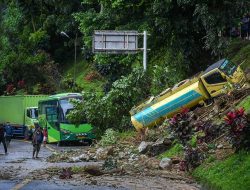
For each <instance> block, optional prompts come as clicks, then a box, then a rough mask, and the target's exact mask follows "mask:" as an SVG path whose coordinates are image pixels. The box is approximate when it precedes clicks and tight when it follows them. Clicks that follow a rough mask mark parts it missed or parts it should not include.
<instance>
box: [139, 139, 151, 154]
mask: <svg viewBox="0 0 250 190" xmlns="http://www.w3.org/2000/svg"><path fill="white" fill-rule="evenodd" d="M152 144H153V142H145V141H142V142H141V144H140V145H139V147H138V150H139V153H141V154H145V153H146V152H147V151H148V148H149V146H151V145H152Z"/></svg>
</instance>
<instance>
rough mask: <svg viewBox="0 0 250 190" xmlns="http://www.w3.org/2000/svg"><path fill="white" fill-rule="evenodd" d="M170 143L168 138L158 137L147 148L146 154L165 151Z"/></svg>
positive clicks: (153, 154)
mask: <svg viewBox="0 0 250 190" xmlns="http://www.w3.org/2000/svg"><path fill="white" fill-rule="evenodd" d="M171 144H172V141H171V140H170V139H169V138H160V139H157V141H156V142H154V143H153V144H152V146H150V147H149V148H148V151H147V154H148V155H150V156H156V155H159V154H161V153H163V152H165V151H166V150H167V149H168V148H169V147H170V146H171Z"/></svg>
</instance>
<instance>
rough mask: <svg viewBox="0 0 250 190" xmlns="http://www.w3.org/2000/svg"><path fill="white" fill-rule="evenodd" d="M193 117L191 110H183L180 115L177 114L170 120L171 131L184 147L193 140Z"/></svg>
mask: <svg viewBox="0 0 250 190" xmlns="http://www.w3.org/2000/svg"><path fill="white" fill-rule="evenodd" d="M190 120H191V115H190V114H189V109H187V108H183V109H182V110H181V111H180V113H177V114H175V115H174V116H173V117H172V118H171V119H170V120H169V129H170V131H171V133H172V134H173V136H174V137H175V138H177V139H178V140H179V141H180V142H181V143H182V144H183V145H186V144H187V142H188V141H189V140H190V139H191V136H192V134H191V133H192V125H190Z"/></svg>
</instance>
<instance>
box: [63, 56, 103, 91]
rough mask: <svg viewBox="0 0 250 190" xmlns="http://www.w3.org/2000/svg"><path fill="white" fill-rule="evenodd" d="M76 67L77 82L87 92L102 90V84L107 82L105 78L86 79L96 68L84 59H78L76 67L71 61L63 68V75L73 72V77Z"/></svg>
mask: <svg viewBox="0 0 250 190" xmlns="http://www.w3.org/2000/svg"><path fill="white" fill-rule="evenodd" d="M74 69H75V76H76V83H77V84H78V85H79V86H80V87H82V88H83V90H84V91H85V92H90V91H95V92H102V86H103V84H105V80H104V79H100V80H93V81H87V80H85V77H86V76H87V75H88V73H90V72H91V71H94V68H93V66H92V65H91V64H90V63H88V62H86V61H83V60H78V61H77V62H76V65H75V68H74V63H72V62H69V63H68V64H67V65H66V66H65V68H64V69H63V70H64V72H63V76H66V75H67V74H71V76H72V77H73V76H74Z"/></svg>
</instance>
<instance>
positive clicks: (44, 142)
mask: <svg viewBox="0 0 250 190" xmlns="http://www.w3.org/2000/svg"><path fill="white" fill-rule="evenodd" d="M47 138H48V131H47V128H44V129H43V146H44V147H46V143H47Z"/></svg>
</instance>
